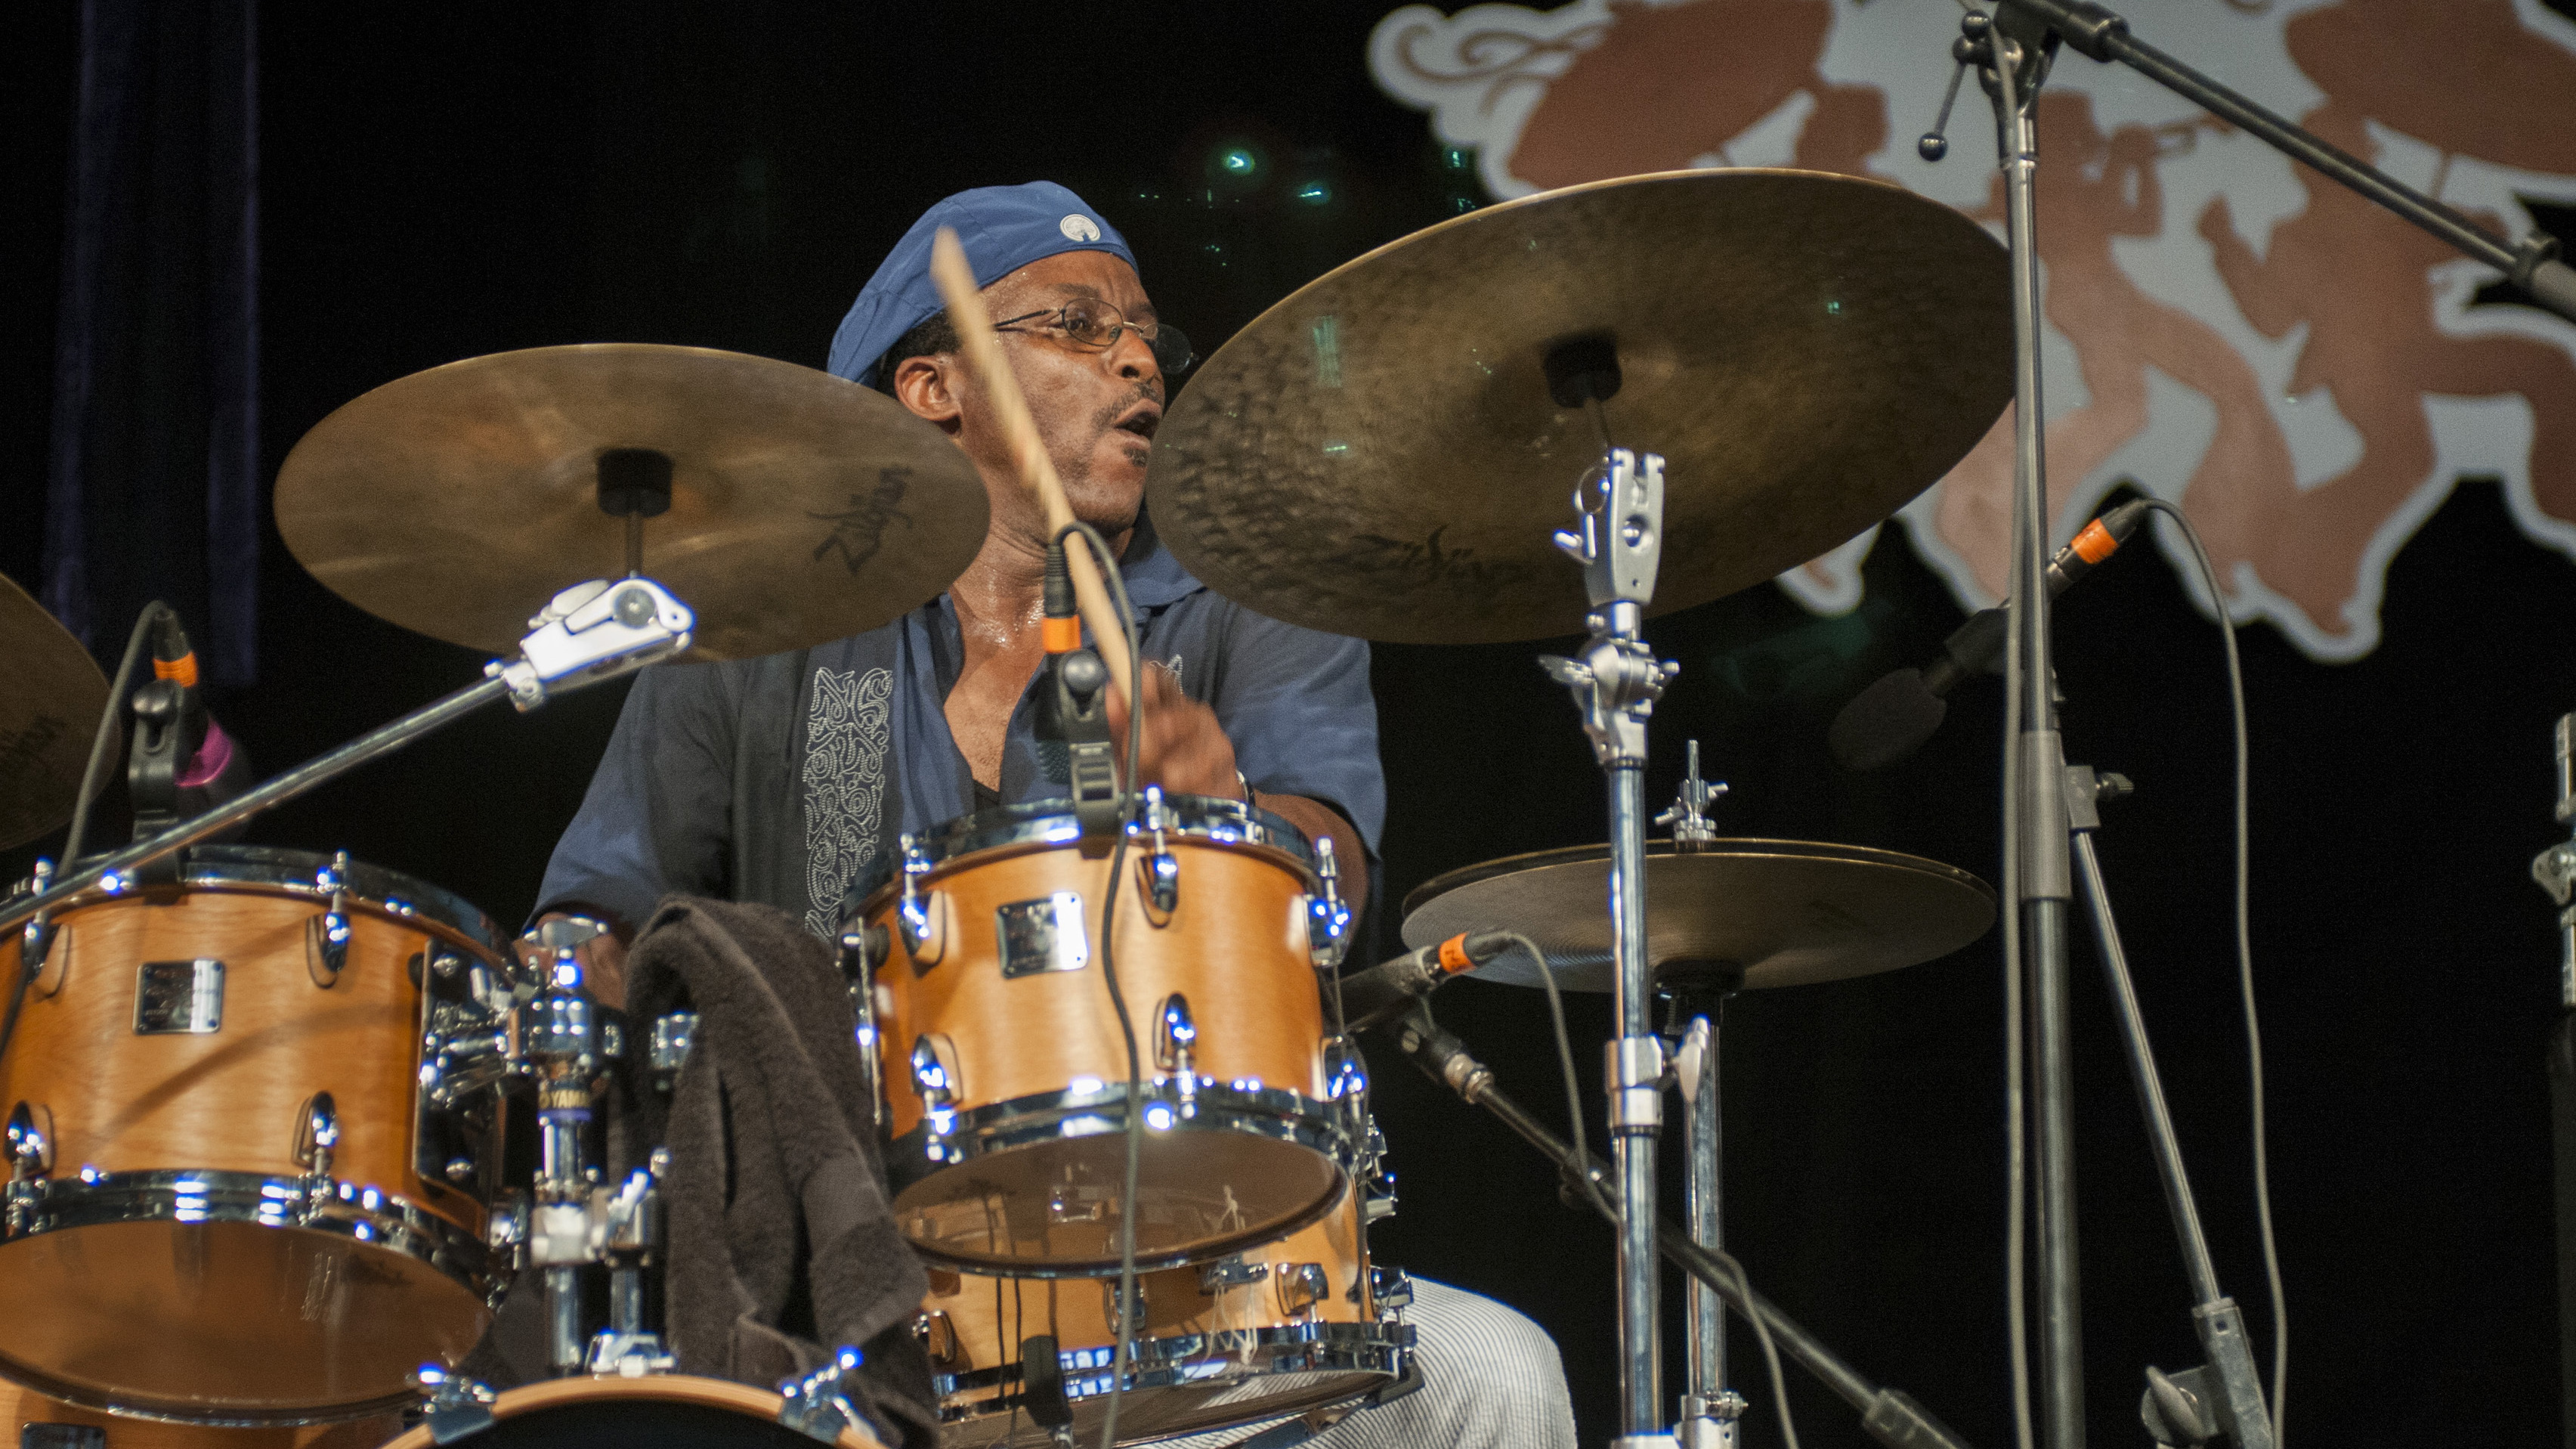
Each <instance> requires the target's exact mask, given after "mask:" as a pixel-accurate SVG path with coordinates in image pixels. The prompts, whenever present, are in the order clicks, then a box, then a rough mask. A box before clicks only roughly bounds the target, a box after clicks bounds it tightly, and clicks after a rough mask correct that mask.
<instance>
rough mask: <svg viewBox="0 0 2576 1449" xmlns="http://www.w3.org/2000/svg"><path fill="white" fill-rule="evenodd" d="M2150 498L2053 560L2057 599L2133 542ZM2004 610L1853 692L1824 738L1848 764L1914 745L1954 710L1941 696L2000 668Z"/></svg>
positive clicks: (2087, 528)
mask: <svg viewBox="0 0 2576 1449" xmlns="http://www.w3.org/2000/svg"><path fill="white" fill-rule="evenodd" d="M2152 506H2153V505H2152V504H2150V503H2148V502H2147V501H2146V500H2144V499H2138V498H2133V499H2131V500H2129V501H2128V502H2126V503H2123V504H2121V505H2120V506H2119V507H2117V508H2114V509H2112V510H2111V511H2110V512H2108V513H2105V514H2103V515H2102V516H2101V517H2099V518H2096V519H2094V520H2093V521H2092V522H2091V523H2088V524H2086V525H2084V528H2083V531H2082V532H2080V533H2078V534H2076V535H2075V537H2074V539H2073V540H2072V541H2071V542H2069V543H2068V544H2067V545H2066V547H2064V548H2061V549H2059V550H2058V551H2057V556H2056V557H2055V558H2053V559H2051V560H2049V563H2048V596H2049V597H2050V598H2052V599H2053V598H2055V597H2057V596H2058V595H2059V594H2062V593H2065V592H2066V591H2067V589H2069V588H2071V587H2072V586H2073V585H2074V583H2075V581H2076V580H2077V579H2080V578H2082V577H2084V576H2085V575H2086V574H2089V573H2091V572H2092V571H2093V570H2094V569H2095V568H2097V567H2099V566H2100V565H2101V564H2102V562H2103V561H2104V560H2106V559H2108V558H2110V556H2111V555H2112V554H2114V553H2117V552H2119V549H2120V545H2121V544H2124V543H2126V542H2128V541H2129V535H2131V534H2133V533H2135V532H2137V531H2138V524H2139V523H2140V522H2141V521H2142V520H2144V519H2145V518H2146V516H2147V512H2148V510H2149V509H2150V508H2151V507H2152ZM2004 617H2005V615H2004V610H2003V609H2002V608H2001V607H2000V606H1998V607H1996V608H1992V609H1980V610H1978V611H1977V612H1976V613H1975V614H1973V615H1971V616H1970V617H1969V619H1968V622H1966V623H1964V624H1962V625H1960V626H1959V627H1958V629H1957V630H1955V631H1954V632H1953V633H1952V634H1951V635H1950V637H1949V638H1947V639H1945V640H1943V641H1942V642H1941V652H1940V654H1939V655H1938V656H1936V657H1935V658H1934V659H1933V660H1932V662H1931V663H1930V664H1927V665H1925V666H1924V667H1923V668H1921V669H1919V670H1917V669H1899V670H1897V671H1895V672H1894V673H1892V674H1888V675H1884V676H1882V677H1881V678H1880V679H1879V680H1878V681H1877V682H1876V683H1874V684H1872V685H1871V686H1870V687H1869V688H1867V689H1864V690H1862V691H1861V692H1860V693H1858V694H1856V695H1854V696H1852V700H1851V703H1849V704H1846V705H1844V706H1843V708H1842V713H1840V714H1838V715H1835V716H1834V723H1833V727H1832V728H1831V729H1830V730H1828V731H1827V732H1826V735H1825V739H1826V742H1827V743H1828V744H1830V745H1832V746H1833V751H1834V760H1835V762H1836V763H1838V764H1840V765H1841V766H1842V767H1843V768H1844V769H1846V770H1879V769H1884V768H1886V767H1887V766H1889V765H1893V764H1895V763H1896V762H1897V761H1899V760H1902V759H1904V758H1905V757H1906V756H1908V755H1911V754H1913V753H1914V752H1915V751H1916V750H1919V749H1921V748H1923V742H1924V741H1925V740H1928V739H1930V738H1932V734H1933V732H1934V731H1935V730H1938V729H1939V728H1941V721H1942V720H1943V719H1944V718H1946V717H1947V716H1948V715H1949V713H1950V704H1949V701H1948V700H1946V699H1944V698H1943V696H1944V695H1947V694H1948V693H1949V692H1950V691H1951V689H1952V688H1953V687H1954V686H1956V685H1957V684H1958V682H1959V681H1960V680H1962V679H1965V678H1967V677H1968V676H1969V675H1971V674H1992V673H1994V672H1996V671H1997V670H1998V669H2001V668H2002V667H2003V656H2004Z"/></svg>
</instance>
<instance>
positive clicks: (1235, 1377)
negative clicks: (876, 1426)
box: [931, 1322, 1414, 1437]
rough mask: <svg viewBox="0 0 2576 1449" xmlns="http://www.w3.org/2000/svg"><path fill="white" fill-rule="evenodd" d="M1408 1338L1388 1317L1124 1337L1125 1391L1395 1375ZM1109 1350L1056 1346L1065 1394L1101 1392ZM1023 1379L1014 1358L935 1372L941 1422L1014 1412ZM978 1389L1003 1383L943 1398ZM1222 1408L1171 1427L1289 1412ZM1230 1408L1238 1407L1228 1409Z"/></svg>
mask: <svg viewBox="0 0 2576 1449" xmlns="http://www.w3.org/2000/svg"><path fill="white" fill-rule="evenodd" d="M1413 1341H1414V1331H1413V1326H1412V1325H1411V1324H1408V1323H1395V1322H1389V1323H1297V1324H1288V1325H1285V1326H1279V1327H1270V1328H1253V1329H1219V1330H1217V1331H1216V1332H1213V1333H1180V1334H1171V1335H1168V1336H1165V1337H1160V1338H1138V1339H1135V1340H1132V1341H1131V1343H1130V1345H1129V1350H1128V1351H1129V1354H1130V1358H1129V1366H1128V1372H1127V1388H1126V1392H1128V1393H1130V1394H1135V1393H1139V1392H1144V1391H1149V1390H1154V1389H1171V1388H1185V1387H1213V1386H1221V1385H1225V1384H1228V1383H1231V1382H1242V1383H1249V1382H1251V1381H1252V1380H1254V1379H1257V1378H1260V1377H1263V1376H1266V1375H1272V1374H1287V1373H1324V1374H1374V1375H1380V1376H1383V1377H1384V1378H1386V1379H1389V1380H1392V1379H1396V1378H1400V1377H1402V1376H1403V1374H1404V1363H1405V1357H1406V1355H1407V1353H1408V1352H1410V1350H1411V1349H1412V1347H1413ZM1116 1353H1117V1349H1116V1348H1115V1347H1114V1346H1104V1347H1096V1348H1072V1349H1060V1350H1058V1351H1057V1353H1056V1360H1057V1362H1058V1363H1059V1364H1060V1365H1061V1366H1062V1369H1063V1373H1064V1391H1065V1397H1066V1398H1068V1399H1070V1400H1072V1401H1073V1402H1074V1403H1077V1404H1079V1403H1081V1402H1083V1401H1085V1400H1087V1399H1095V1398H1099V1397H1101V1396H1103V1395H1105V1394H1107V1393H1108V1392H1109V1389H1110V1381H1111V1379H1112V1378H1113V1377H1114V1376H1115V1373H1114V1365H1113V1363H1112V1359H1113V1357H1114V1356H1115V1355H1116ZM1020 1379H1021V1365H1019V1364H1016V1363H1014V1364H1008V1365H1005V1366H1003V1367H1000V1368H989V1369H974V1370H969V1371H967V1372H965V1373H955V1374H943V1373H938V1372H935V1371H934V1372H933V1373H932V1374H931V1386H932V1388H933V1390H934V1391H935V1392H936V1393H937V1394H938V1395H939V1398H940V1401H941V1402H940V1409H939V1421H940V1422H941V1423H943V1424H965V1423H973V1422H976V1421H978V1420H981V1419H985V1418H988V1417H991V1416H994V1415H997V1414H1007V1413H1013V1412H1017V1411H1019V1410H1020V1408H1021V1396H1020V1391H1019V1389H1018V1388H1017V1387H1016V1386H1017V1385H1018V1384H1019V1382H1020ZM981 1389H998V1390H1000V1391H1001V1392H999V1393H997V1394H995V1395H994V1396H993V1397H992V1398H989V1399H977V1400H975V1401H973V1402H971V1403H965V1404H951V1403H949V1402H948V1400H949V1399H951V1398H954V1397H955V1396H957V1395H959V1394H963V1393H972V1392H975V1391H977V1390H981ZM1365 1392H1367V1390H1366V1389H1361V1390H1358V1391H1357V1392H1355V1393H1349V1394H1333V1395H1329V1396H1327V1400H1326V1401H1327V1402H1329V1401H1333V1400H1338V1399H1343V1398H1354V1397H1357V1396H1358V1394H1359V1393H1365ZM1210 1407H1211V1408H1216V1407H1220V1406H1215V1405H1211V1406H1210ZM1221 1407H1222V1408H1223V1409H1224V1410H1226V1413H1225V1414H1224V1415H1223V1416H1221V1417H1222V1419H1223V1420H1224V1421H1223V1422H1210V1423H1206V1424H1194V1425H1191V1426H1189V1427H1186V1428H1181V1429H1176V1430H1173V1431H1172V1432H1173V1433H1174V1434H1196V1433H1205V1432H1209V1431H1211V1430H1215V1429H1222V1428H1224V1427H1226V1425H1227V1423H1233V1424H1243V1423H1249V1422H1251V1421H1253V1420H1255V1419H1262V1418H1268V1417H1272V1416H1273V1415H1275V1414H1278V1413H1281V1412H1286V1410H1285V1409H1282V1408H1279V1407H1274V1406H1273V1405H1271V1404H1266V1403H1262V1402H1259V1401H1255V1400H1243V1401H1239V1402H1235V1403H1229V1404H1226V1405H1223V1406H1221ZM1236 1409H1240V1410H1242V1412H1241V1413H1239V1414H1238V1413H1234V1412H1233V1411H1234V1410H1236ZM1165 1437H1168V1436H1165Z"/></svg>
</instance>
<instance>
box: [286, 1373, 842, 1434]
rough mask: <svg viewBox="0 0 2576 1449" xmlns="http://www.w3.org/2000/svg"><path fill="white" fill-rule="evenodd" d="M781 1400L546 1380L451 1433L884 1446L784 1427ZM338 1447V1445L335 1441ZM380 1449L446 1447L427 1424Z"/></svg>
mask: <svg viewBox="0 0 2576 1449" xmlns="http://www.w3.org/2000/svg"><path fill="white" fill-rule="evenodd" d="M786 1402H787V1401H786V1400H784V1399H782V1398H780V1397H779V1396H778V1395H776V1394H773V1393H770V1392H769V1391H768V1390H766V1389H755V1388H753V1387H751V1386H750V1385H749V1384H737V1383H734V1382H732V1381H730V1380H726V1379H702V1378H696V1377H693V1376H690V1375H687V1374H651V1375H647V1376H645V1377H643V1378H634V1379H625V1378H598V1379H593V1378H571V1379H549V1380H547V1381H546V1382H544V1383H541V1384H530V1385H528V1386H527V1387H525V1388H518V1389H512V1390H510V1391H509V1392H507V1393H505V1394H503V1395H501V1397H500V1398H499V1399H498V1400H497V1401H495V1402H494V1403H493V1405H492V1406H491V1407H492V1422H491V1423H490V1424H489V1425H487V1426H485V1427H484V1428H481V1429H476V1430H471V1431H469V1432H467V1433H465V1434H463V1435H460V1436H457V1437H453V1438H451V1439H449V1440H448V1441H447V1444H449V1445H454V1446H458V1449H638V1446H652V1445H687V1446H689V1449H815V1445H816V1443H817V1442H818V1440H819V1441H820V1442H824V1443H829V1444H832V1445H834V1446H836V1449H885V1446H884V1445H882V1444H880V1443H878V1442H877V1440H876V1438H875V1436H873V1435H871V1434H869V1433H868V1432H867V1431H865V1430H863V1429H847V1428H845V1429H843V1430H841V1431H840V1434H839V1436H838V1437H837V1438H834V1439H828V1440H824V1439H822V1437H821V1436H820V1435H808V1434H807V1433H806V1432H805V1431H804V1430H802V1429H795V1428H790V1427H789V1426H788V1425H787V1424H785V1423H784V1422H782V1421H781V1420H780V1419H779V1417H778V1413H779V1410H780V1409H781V1408H782V1407H784V1406H785V1404H786ZM333 1449H340V1446H336V1445H335V1446H333ZM384 1449H445V1446H442V1445H440V1443H439V1442H438V1440H437V1439H436V1438H435V1437H433V1436H432V1434H431V1433H430V1428H429V1426H428V1425H427V1424H422V1425H420V1426H419V1427H417V1428H415V1429H413V1430H411V1431H410V1432H409V1433H407V1434H405V1435H403V1436H402V1437H401V1438H399V1439H396V1440H394V1441H393V1442H392V1443H390V1444H387V1445H386V1446H384Z"/></svg>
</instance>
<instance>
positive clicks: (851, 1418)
mask: <svg viewBox="0 0 2576 1449" xmlns="http://www.w3.org/2000/svg"><path fill="white" fill-rule="evenodd" d="M866 1361H867V1360H866V1357H865V1356H864V1355H862V1354H861V1353H860V1352H859V1351H858V1350H857V1349H855V1348H849V1347H844V1348H842V1349H841V1351H840V1352H838V1353H836V1354H834V1355H833V1356H832V1361H831V1362H830V1363H827V1364H825V1365H823V1366H822V1367H821V1368H818V1369H816V1370H814V1371H813V1372H812V1373H809V1374H802V1375H799V1376H798V1377H795V1378H791V1379H781V1380H780V1381H779V1383H778V1398H779V1405H778V1422H780V1423H782V1424H784V1425H786V1426H787V1427H788V1428H790V1429H793V1430H795V1431H796V1432H797V1433H799V1434H803V1435H804V1436H806V1437H807V1438H809V1439H820V1440H822V1441H823V1442H824V1443H826V1444H837V1443H839V1442H840V1438H841V1434H842V1432H843V1431H844V1430H848V1429H856V1430H858V1431H859V1432H861V1433H863V1434H867V1435H870V1436H872V1437H875V1438H877V1439H879V1440H886V1439H887V1438H888V1436H887V1435H886V1433H885V1431H884V1430H883V1429H882V1428H881V1427H880V1426H878V1425H877V1424H875V1423H872V1422H870V1420H869V1419H868V1416H867V1415H865V1414H863V1413H860V1412H859V1410H858V1408H857V1407H856V1406H855V1405H853V1404H852V1403H851V1402H850V1400H849V1396H848V1395H847V1394H846V1393H845V1392H844V1391H843V1389H842V1381H843V1380H844V1379H846V1378H848V1377H849V1376H850V1375H851V1374H853V1373H856V1372H857V1371H858V1368H859V1365H860V1364H862V1363H865V1362H866Z"/></svg>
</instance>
